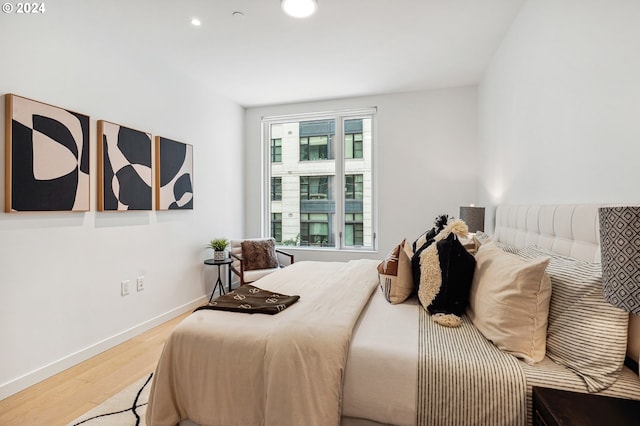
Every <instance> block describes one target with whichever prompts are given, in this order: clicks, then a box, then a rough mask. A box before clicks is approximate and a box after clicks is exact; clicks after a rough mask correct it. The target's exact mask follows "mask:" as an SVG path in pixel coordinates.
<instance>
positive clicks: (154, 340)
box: [0, 312, 190, 426]
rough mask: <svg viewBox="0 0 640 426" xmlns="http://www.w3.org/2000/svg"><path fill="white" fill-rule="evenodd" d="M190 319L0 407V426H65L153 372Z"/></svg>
mask: <svg viewBox="0 0 640 426" xmlns="http://www.w3.org/2000/svg"><path fill="white" fill-rule="evenodd" d="M189 313H190V312H188V313H185V314H183V315H181V316H179V317H177V318H175V319H173V320H171V321H168V322H166V323H164V324H162V325H160V326H158V327H156V328H154V329H151V330H149V331H147V332H145V333H143V334H141V335H139V336H137V337H134V338H133V339H131V340H128V341H126V342H124V343H122V344H120V345H118V346H116V347H115V348H112V349H109V350H107V351H105V352H103V353H101V354H99V355H96V356H95V357H93V358H91V359H89V360H87V361H85V362H83V363H81V364H79V365H76V366H75V367H72V368H70V369H68V370H65V371H63V372H61V373H59V374H57V375H55V376H53V377H50V378H49V379H46V380H44V381H42V382H40V383H38V384H35V385H33V386H31V387H30V388H28V389H25V390H23V391H22V392H19V393H17V394H15V395H13V396H10V397H9V398H6V399H4V400H2V401H0V425H2V426H57V425H66V424H68V423H69V422H71V421H72V420H74V419H76V418H77V417H79V416H80V415H81V414H83V413H85V412H87V411H89V410H90V409H92V408H93V407H95V406H97V405H99V404H101V403H102V402H104V401H105V400H107V399H108V398H110V397H111V396H113V395H115V394H117V393H118V392H120V391H121V390H122V389H124V388H126V387H127V386H128V385H130V384H131V383H133V382H135V381H136V380H138V379H139V378H141V377H142V376H145V375H147V374H149V373H150V372H152V371H154V370H155V367H156V364H157V362H158V359H159V358H160V353H161V351H162V347H163V346H164V342H165V340H166V338H167V336H168V335H169V333H170V332H171V330H173V328H174V327H175V326H176V325H177V324H178V323H179V322H180V321H182V319H183V318H185V317H186V316H187V315H189Z"/></svg>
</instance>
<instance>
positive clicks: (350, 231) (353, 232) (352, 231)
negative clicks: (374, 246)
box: [344, 213, 364, 246]
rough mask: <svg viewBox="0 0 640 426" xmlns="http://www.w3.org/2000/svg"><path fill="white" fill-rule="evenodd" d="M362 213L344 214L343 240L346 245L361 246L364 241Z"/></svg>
mask: <svg viewBox="0 0 640 426" xmlns="http://www.w3.org/2000/svg"><path fill="white" fill-rule="evenodd" d="M362 218H363V216H362V213H347V214H345V224H344V240H345V245H346V246H361V245H362V244H363V243H364V238H363V236H364V224H363V222H362V220H363V219H362Z"/></svg>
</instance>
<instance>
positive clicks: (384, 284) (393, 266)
mask: <svg viewBox="0 0 640 426" xmlns="http://www.w3.org/2000/svg"><path fill="white" fill-rule="evenodd" d="M412 257H413V250H411V245H410V244H409V243H407V240H406V239H404V240H402V242H401V243H400V244H398V245H397V246H396V247H395V248H394V249H393V250H392V251H391V253H389V255H388V256H387V258H386V259H385V260H383V261H382V262H380V264H379V265H378V279H379V281H380V290H382V293H383V294H384V297H385V298H386V299H387V301H388V302H390V303H391V304H393V305H396V304H398V303H402V302H404V301H405V300H407V299H408V298H409V296H411V293H413V274H412V272H411V258H412Z"/></svg>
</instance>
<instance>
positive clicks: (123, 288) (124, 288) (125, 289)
mask: <svg viewBox="0 0 640 426" xmlns="http://www.w3.org/2000/svg"><path fill="white" fill-rule="evenodd" d="M120 294H121V295H122V296H126V295H127V294H129V280H124V281H121V282H120Z"/></svg>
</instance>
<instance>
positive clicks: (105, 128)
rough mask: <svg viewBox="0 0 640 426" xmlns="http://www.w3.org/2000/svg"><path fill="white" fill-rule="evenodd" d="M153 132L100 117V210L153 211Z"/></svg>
mask: <svg viewBox="0 0 640 426" xmlns="http://www.w3.org/2000/svg"><path fill="white" fill-rule="evenodd" d="M152 180H153V175H152V174H151V134H150V133H145V132H141V131H139V130H134V129H131V128H129V127H124V126H121V125H119V124H115V123H111V122H109V121H105V120H98V211H126V210H151V209H152V208H153V206H152V202H151V198H152V192H151V181H152Z"/></svg>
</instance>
